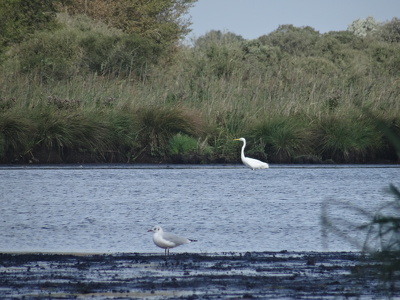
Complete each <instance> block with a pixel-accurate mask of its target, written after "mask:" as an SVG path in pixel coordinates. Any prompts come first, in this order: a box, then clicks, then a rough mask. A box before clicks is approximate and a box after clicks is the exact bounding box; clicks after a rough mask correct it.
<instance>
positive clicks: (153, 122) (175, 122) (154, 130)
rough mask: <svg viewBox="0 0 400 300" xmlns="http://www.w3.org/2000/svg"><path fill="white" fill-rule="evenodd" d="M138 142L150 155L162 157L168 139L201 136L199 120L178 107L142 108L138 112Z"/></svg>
mask: <svg viewBox="0 0 400 300" xmlns="http://www.w3.org/2000/svg"><path fill="white" fill-rule="evenodd" d="M138 118H139V120H138V121H139V126H140V127H139V137H138V138H139V141H140V144H141V147H142V148H144V149H147V150H148V152H150V153H151V154H152V155H155V156H159V155H161V156H164V155H166V153H167V150H168V144H169V141H170V139H171V138H172V137H173V136H175V135H176V134H178V133H182V134H186V135H189V136H199V135H200V134H201V126H202V124H201V120H200V119H199V118H198V116H196V115H193V114H191V113H189V112H188V111H186V110H184V109H182V108H180V107H161V106H152V107H144V108H142V109H140V111H138Z"/></svg>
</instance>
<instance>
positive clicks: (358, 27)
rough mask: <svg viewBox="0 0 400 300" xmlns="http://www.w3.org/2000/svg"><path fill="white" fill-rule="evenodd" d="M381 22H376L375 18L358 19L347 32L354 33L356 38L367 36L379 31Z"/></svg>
mask: <svg viewBox="0 0 400 300" xmlns="http://www.w3.org/2000/svg"><path fill="white" fill-rule="evenodd" d="M378 27H379V22H377V21H375V19H374V18H373V17H368V18H366V19H357V20H355V21H354V22H353V23H351V24H350V25H349V26H348V27H347V30H348V31H350V32H353V33H354V34H355V35H356V36H361V37H364V36H367V35H368V34H369V33H370V32H372V31H375V30H377V29H378Z"/></svg>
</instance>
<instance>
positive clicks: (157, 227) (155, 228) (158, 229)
mask: <svg viewBox="0 0 400 300" xmlns="http://www.w3.org/2000/svg"><path fill="white" fill-rule="evenodd" d="M161 231H163V230H162V228H161V226H154V227H153V228H152V229H149V230H147V232H154V233H156V232H161Z"/></svg>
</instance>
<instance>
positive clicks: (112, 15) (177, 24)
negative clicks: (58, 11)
mask: <svg viewBox="0 0 400 300" xmlns="http://www.w3.org/2000/svg"><path fill="white" fill-rule="evenodd" d="M194 2H196V0H152V1H144V0H92V1H87V0H70V1H69V2H68V5H66V6H65V9H67V11H68V12H69V13H70V14H86V15H88V16H90V17H91V18H93V19H97V20H101V21H103V22H105V23H106V24H108V25H109V26H112V27H115V28H118V29H121V30H123V31H124V32H125V33H129V34H131V33H134V34H139V35H140V36H142V37H146V38H150V39H152V40H154V41H155V42H157V43H159V44H162V45H165V46H167V47H169V46H172V45H174V44H175V43H176V42H177V41H179V40H180V39H181V38H182V37H184V36H185V35H186V34H188V33H189V32H190V29H189V26H190V24H191V23H190V21H189V20H188V19H185V18H183V15H184V14H185V13H186V12H187V10H188V9H189V8H190V7H191V6H192V5H193V3H194Z"/></svg>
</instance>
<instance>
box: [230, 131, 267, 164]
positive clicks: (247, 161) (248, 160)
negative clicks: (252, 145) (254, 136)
mask: <svg viewBox="0 0 400 300" xmlns="http://www.w3.org/2000/svg"><path fill="white" fill-rule="evenodd" d="M234 140H235V141H242V142H243V147H242V154H241V156H240V157H241V159H242V162H243V163H244V164H245V165H246V166H247V167H249V168H250V169H252V170H255V169H268V168H269V165H268V164H267V163H266V162H263V161H260V160H258V159H254V158H250V157H246V156H244V148H245V147H246V139H245V138H240V139H234Z"/></svg>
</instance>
